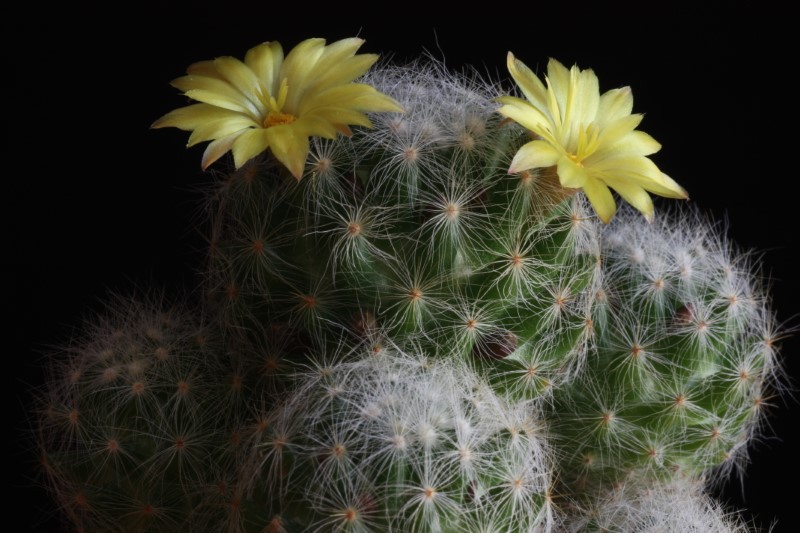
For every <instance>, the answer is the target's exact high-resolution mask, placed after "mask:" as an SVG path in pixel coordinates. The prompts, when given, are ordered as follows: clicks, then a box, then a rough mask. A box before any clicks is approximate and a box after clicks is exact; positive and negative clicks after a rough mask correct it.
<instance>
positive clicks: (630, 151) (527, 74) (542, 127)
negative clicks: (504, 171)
mask: <svg viewBox="0 0 800 533" xmlns="http://www.w3.org/2000/svg"><path fill="white" fill-rule="evenodd" d="M508 70H509V71H510V72H511V76H512V77H513V78H514V81H516V82H517V85H518V86H519V88H520V90H521V91H522V93H523V94H524V95H525V97H526V98H527V101H526V100H523V99H521V98H516V97H513V96H503V97H501V98H499V99H498V101H499V102H500V103H501V104H503V105H502V107H500V109H499V111H500V113H502V114H503V115H505V116H506V117H508V118H510V119H512V120H514V121H515V122H518V123H519V124H521V125H522V126H524V127H525V128H527V129H529V130H530V131H532V132H533V133H535V134H536V135H537V136H538V138H537V139H536V140H533V141H531V142H529V143H527V144H525V145H524V146H522V147H521V148H520V149H519V151H518V152H517V154H516V155H515V156H514V159H513V161H512V162H511V167H510V168H509V173H512V174H513V173H517V172H521V171H523V170H528V169H535V168H542V167H553V168H554V170H555V171H556V173H557V174H558V179H559V181H560V183H561V186H562V187H566V188H571V189H583V192H584V193H585V194H586V197H587V198H588V199H589V201H590V202H591V204H592V206H593V207H594V209H595V211H597V214H598V215H599V216H600V218H601V219H602V220H603V221H604V222H606V223H607V222H609V221H610V220H611V218H612V217H613V216H614V213H615V212H616V210H617V206H616V203H615V202H614V197H613V196H612V194H611V191H609V187H610V188H612V189H614V190H615V191H616V192H617V193H619V195H620V196H621V197H622V198H623V199H624V200H625V201H627V202H628V203H630V204H631V205H632V206H633V207H635V208H636V209H638V210H639V211H641V212H642V214H644V216H645V217H646V218H647V220H652V218H653V201H652V199H651V198H650V196H649V195H648V194H647V191H649V192H651V193H653V194H657V195H659V196H666V197H669V198H688V195H687V193H686V191H685V190H684V189H683V187H681V186H680V185H678V184H677V183H676V182H675V181H674V180H673V179H672V178H670V177H669V176H667V175H666V174H664V173H663V172H661V171H660V170H659V169H658V167H657V166H656V165H655V163H653V162H652V161H651V160H650V159H649V158H647V157H646V156H648V155H650V154H653V153H655V152H657V151H658V150H659V149H661V145H660V144H659V143H658V142H656V141H655V139H653V138H652V137H651V136H650V135H648V134H646V133H644V132H641V131H638V130H636V127H637V126H638V125H639V123H640V122H641V120H642V115H640V114H631V110H632V109H633V95H632V94H631V90H630V88H629V87H624V88H621V89H613V90H610V91H607V92H605V93H603V94H602V95H601V94H600V89H599V84H598V81H597V76H595V74H594V72H593V71H591V70H583V71H581V70H580V69H579V68H578V67H577V66H573V67H572V68H571V69H569V70H567V68H566V67H564V65H562V64H561V63H559V62H558V61H556V60H555V59H551V60H550V62H549V63H548V65H547V76H546V77H545V81H546V82H547V87H545V85H544V84H543V83H542V82H541V81H540V80H539V78H538V77H537V76H536V75H535V74H534V73H533V72H532V71H531V70H530V69H529V68H528V67H527V66H525V64H524V63H522V62H521V61H519V60H518V59H516V58H515V57H514V55H513V54H512V53H511V52H509V53H508Z"/></svg>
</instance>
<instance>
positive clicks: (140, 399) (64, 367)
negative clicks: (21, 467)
mask: <svg viewBox="0 0 800 533" xmlns="http://www.w3.org/2000/svg"><path fill="white" fill-rule="evenodd" d="M241 360H243V356H238V355H236V354H233V353H228V354H224V353H222V342H221V338H220V335H219V334H218V333H216V332H215V328H214V327H213V326H210V325H206V324H203V323H201V321H200V320H198V319H197V318H195V317H194V316H193V314H192V313H191V312H190V311H189V309H188V308H187V307H186V306H185V305H183V304H182V303H180V302H179V303H176V304H169V303H167V302H166V301H165V299H164V298H163V297H153V296H151V297H145V298H142V297H136V298H125V297H121V296H116V297H114V298H112V299H111V300H110V301H109V302H108V303H107V306H106V313H105V314H103V315H98V316H95V317H92V318H91V319H90V320H89V321H87V323H86V325H85V329H84V331H83V332H82V334H81V335H80V336H79V337H77V338H76V339H74V340H73V341H72V342H71V343H70V344H69V346H66V347H64V348H61V349H59V350H57V351H56V352H55V353H54V354H53V355H52V357H51V359H50V365H49V370H50V378H49V379H48V381H47V383H46V384H45V387H44V388H43V390H42V392H41V394H40V402H39V405H40V407H39V420H38V424H37V428H38V429H37V448H38V450H39V453H40V465H41V467H42V471H43V474H44V476H45V481H46V485H47V486H48V488H49V489H50V490H51V492H52V493H53V495H54V496H55V498H56V499H57V500H58V501H59V504H60V506H61V508H62V509H63V510H64V513H65V515H66V517H67V518H68V519H69V521H70V523H71V524H72V525H73V526H74V527H75V528H77V530H79V531H120V532H122V531H124V532H136V531H142V532H144V531H149V532H156V531H164V532H166V531H170V532H172V531H189V530H198V529H197V528H194V529H193V524H196V523H197V522H198V521H199V520H200V517H202V516H204V515H205V514H207V513H208V510H209V505H208V502H210V501H213V500H215V499H217V492H218V491H219V490H220V489H224V487H225V486H226V485H228V484H234V483H235V479H232V478H231V473H233V472H235V471H236V470H237V467H236V465H237V454H238V450H237V447H236V446H235V439H233V438H232V436H234V435H235V430H237V429H239V426H240V425H243V424H244V420H245V416H246V414H245V410H246V406H245V405H244V404H243V401H242V398H243V397H244V396H245V395H244V394H243V393H242V389H243V383H252V382H254V381H255V379H256V376H255V372H252V371H251V372H249V374H250V376H249V377H248V378H246V379H244V380H240V379H237V374H236V366H237V363H236V361H241ZM248 365H249V366H252V365H253V363H252V362H250V363H248Z"/></svg>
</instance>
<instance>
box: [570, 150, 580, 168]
mask: <svg viewBox="0 0 800 533" xmlns="http://www.w3.org/2000/svg"><path fill="white" fill-rule="evenodd" d="M567 157H569V158H570V159H571V160H572V161H574V162H575V164H576V165H578V166H579V167H582V166H583V163H581V160H580V158H579V157H578V156H577V155H576V154H570V153H568V154H567Z"/></svg>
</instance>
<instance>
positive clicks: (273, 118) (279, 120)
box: [264, 111, 297, 128]
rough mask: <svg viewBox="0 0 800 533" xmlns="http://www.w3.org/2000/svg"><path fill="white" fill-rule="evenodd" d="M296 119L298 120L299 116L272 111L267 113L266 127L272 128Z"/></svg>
mask: <svg viewBox="0 0 800 533" xmlns="http://www.w3.org/2000/svg"><path fill="white" fill-rule="evenodd" d="M295 120H297V117H295V116H294V115H291V114H289V113H281V112H280V111H277V112H276V111H270V112H269V113H267V118H265V119H264V127H265V128H271V127H272V126H283V125H285V124H291V123H292V122H294V121H295Z"/></svg>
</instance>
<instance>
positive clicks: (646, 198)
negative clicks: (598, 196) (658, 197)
mask: <svg viewBox="0 0 800 533" xmlns="http://www.w3.org/2000/svg"><path fill="white" fill-rule="evenodd" d="M603 181H605V182H606V184H607V185H608V186H609V187H611V188H612V189H614V190H615V191H617V192H618V193H619V195H620V196H622V199H623V200H625V201H626V202H628V203H629V204H631V205H632V206H633V207H635V208H636V209H637V210H638V211H639V212H640V213H642V214H643V215H644V217H645V218H646V219H647V221H648V222H652V221H653V200H652V199H651V198H650V195H649V194H647V191H645V190H644V189H643V188H642V187H640V186H639V185H637V184H635V183H632V182H631V181H627V180H624V179H618V178H608V179H604V180H603Z"/></svg>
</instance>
